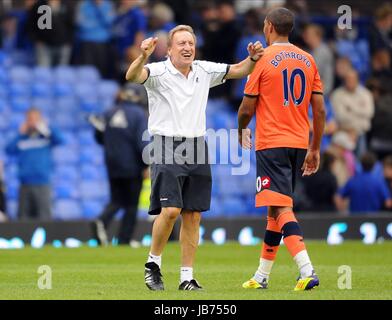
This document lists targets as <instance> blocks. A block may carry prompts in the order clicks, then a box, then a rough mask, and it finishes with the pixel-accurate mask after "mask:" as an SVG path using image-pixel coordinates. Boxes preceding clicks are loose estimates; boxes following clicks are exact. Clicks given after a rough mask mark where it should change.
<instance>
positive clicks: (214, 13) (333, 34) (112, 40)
mask: <svg viewBox="0 0 392 320" xmlns="http://www.w3.org/2000/svg"><path fill="white" fill-rule="evenodd" d="M43 4H44V5H48V6H50V7H51V9H52V14H53V16H52V27H53V28H52V29H51V30H47V29H44V30H41V29H39V28H38V27H37V25H38V24H37V22H38V20H39V19H40V16H41V15H40V14H38V13H37V9H38V6H40V5H43ZM308 4H309V1H308V2H307V1H304V0H297V1H296V0H293V1H285V0H270V1H266V0H265V1H256V0H255V1H241V0H237V1H230V0H220V1H219V0H218V1H170V0H167V1H140V0H119V1H110V0H79V1H61V0H25V1H24V2H23V4H22V6H19V7H17V8H4V12H3V15H2V19H1V32H0V44H1V50H3V51H4V52H6V53H7V54H8V55H9V56H10V57H11V59H12V60H13V63H15V64H27V65H40V66H56V65H68V64H71V65H94V66H96V67H97V68H98V70H99V71H100V72H101V75H102V76H103V77H104V78H109V79H116V80H118V81H119V82H123V81H124V72H125V70H126V68H127V67H128V66H129V64H130V63H131V62H132V61H133V60H134V59H135V58H136V57H137V56H138V54H139V46H140V43H141V41H142V40H143V39H145V38H147V37H150V36H156V37H158V38H159V41H158V45H157V48H156V50H155V52H154V53H153V55H152V57H151V60H152V61H160V60H163V59H166V51H167V37H168V32H169V31H170V29H171V28H172V27H173V26H175V25H176V24H179V23H185V24H190V25H191V26H193V27H194V29H195V31H196V34H197V37H198V39H197V48H198V52H197V59H205V60H210V61H216V62H224V63H229V64H230V63H234V62H236V61H239V60H241V59H243V58H244V57H246V54H247V53H246V45H247V44H248V43H249V42H251V41H252V42H254V41H256V40H260V41H262V43H263V44H264V45H265V46H266V43H265V40H264V36H263V33H262V29H263V20H264V17H265V13H266V12H267V11H268V9H269V8H270V7H272V6H274V5H279V6H282V5H286V6H288V7H289V8H291V9H292V10H294V12H295V13H296V14H297V20H296V27H295V32H294V33H293V34H292V37H291V39H290V41H291V42H293V43H294V44H297V45H299V46H300V47H302V48H304V49H305V50H307V51H309V52H310V53H311V54H312V55H313V56H314V58H315V61H316V63H317V65H318V69H319V72H320V76H321V79H322V81H323V85H324V97H325V106H326V109H327V123H326V128H325V136H324V138H323V142H322V161H321V168H320V172H319V173H318V174H316V175H314V176H312V177H310V178H307V179H304V180H303V183H302V184H301V185H300V188H299V190H298V191H297V197H298V199H297V201H296V203H297V206H298V208H297V209H298V210H302V211H306V210H308V211H313V212H315V211H337V210H338V211H341V212H346V211H348V210H349V211H350V212H365V211H369V212H371V211H380V210H391V208H392V203H391V191H392V125H391V124H392V65H391V58H392V5H391V3H388V2H386V3H384V4H380V5H378V6H377V7H375V8H374V12H373V13H372V14H370V13H364V12H359V11H356V10H353V14H354V22H353V26H352V28H351V29H340V28H338V27H337V24H336V12H335V14H334V15H331V16H330V17H328V16H323V17H321V15H318V13H317V12H313V11H311V10H310V9H309V7H308ZM5 9H7V10H5ZM354 9H355V8H354ZM245 81H246V79H244V80H243V81H238V82H230V83H227V84H225V85H223V86H220V87H219V88H216V89H213V90H212V92H211V98H224V99H227V101H228V102H229V103H231V104H232V107H233V109H234V110H236V109H237V108H238V106H239V101H240V99H241V98H242V95H243V88H244V85H245ZM0 173H1V170H0ZM0 177H1V175H0ZM347 200H349V206H348V204H347ZM0 203H1V199H0ZM0 211H1V208H0Z"/></svg>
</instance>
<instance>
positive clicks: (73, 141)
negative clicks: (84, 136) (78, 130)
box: [61, 130, 79, 149]
mask: <svg viewBox="0 0 392 320" xmlns="http://www.w3.org/2000/svg"><path fill="white" fill-rule="evenodd" d="M61 134H62V136H63V138H64V140H65V145H67V146H68V147H70V148H74V149H76V148H78V147H79V140H78V137H77V135H76V134H75V133H74V132H73V131H72V130H64V131H63V132H62V133H61Z"/></svg>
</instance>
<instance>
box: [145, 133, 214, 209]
mask: <svg viewBox="0 0 392 320" xmlns="http://www.w3.org/2000/svg"><path fill="white" fill-rule="evenodd" d="M164 138H165V137H164ZM165 139H168V138H167V137H166V138H165ZM169 139H173V141H170V143H167V141H166V142H165V140H162V150H163V152H162V156H161V155H159V156H157V157H156V158H154V161H153V162H152V164H151V196H150V209H149V212H148V213H149V214H150V215H157V214H159V213H160V212H161V209H162V208H167V207H174V208H182V209H183V210H190V211H198V212H203V211H207V210H209V209H210V203H211V187H212V178H211V168H210V164H209V163H208V150H207V144H206V142H205V140H204V137H200V138H195V139H182V140H180V141H179V140H178V138H169ZM174 139H176V140H174ZM169 145H170V146H169ZM172 147H173V149H174V154H175V156H174V155H173V151H172ZM185 147H189V148H188V150H190V148H194V149H193V150H194V153H193V155H192V156H190V157H189V155H188V156H186V155H183V154H182V153H181V151H178V150H183V151H184V150H185V149H186V148H185ZM201 149H202V150H201ZM200 151H201V152H200ZM198 155H199V158H197V156H198ZM200 155H201V156H200ZM159 159H160V160H161V161H157V160H159Z"/></svg>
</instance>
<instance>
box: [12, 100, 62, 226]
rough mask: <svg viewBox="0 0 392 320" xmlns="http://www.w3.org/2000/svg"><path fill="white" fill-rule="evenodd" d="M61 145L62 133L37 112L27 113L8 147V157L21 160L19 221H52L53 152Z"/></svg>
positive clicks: (30, 111)
mask: <svg viewBox="0 0 392 320" xmlns="http://www.w3.org/2000/svg"><path fill="white" fill-rule="evenodd" d="M61 143H63V138H62V136H61V135H60V133H59V132H58V131H57V130H56V129H55V128H53V127H50V126H48V125H47V124H46V123H45V121H44V120H43V118H42V115H41V112H40V111H39V110H38V109H36V108H31V109H30V110H28V111H27V113H26V121H25V122H24V123H23V124H22V126H21V127H20V129H19V134H18V135H17V136H16V137H15V138H14V139H13V140H12V141H11V142H10V143H9V144H8V145H7V147H6V152H7V154H8V155H10V156H16V157H17V158H18V166H19V180H20V190H19V207H18V216H19V219H22V220H24V219H40V220H50V219H51V217H52V210H51V187H50V173H51V170H52V163H51V150H52V148H53V147H55V146H57V145H59V144H61Z"/></svg>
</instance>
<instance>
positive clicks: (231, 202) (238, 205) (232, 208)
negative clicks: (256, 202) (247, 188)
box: [223, 196, 247, 216]
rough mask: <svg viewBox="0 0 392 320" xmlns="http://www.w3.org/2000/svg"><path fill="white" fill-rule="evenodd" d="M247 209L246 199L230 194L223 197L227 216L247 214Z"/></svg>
mask: <svg viewBox="0 0 392 320" xmlns="http://www.w3.org/2000/svg"><path fill="white" fill-rule="evenodd" d="M246 209H247V208H246V205H245V203H244V201H242V199H241V198H239V197H238V198H236V197H233V196H230V197H225V198H224V199H223V210H224V213H225V215H227V216H238V215H245V214H246V213H247V212H246Z"/></svg>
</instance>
